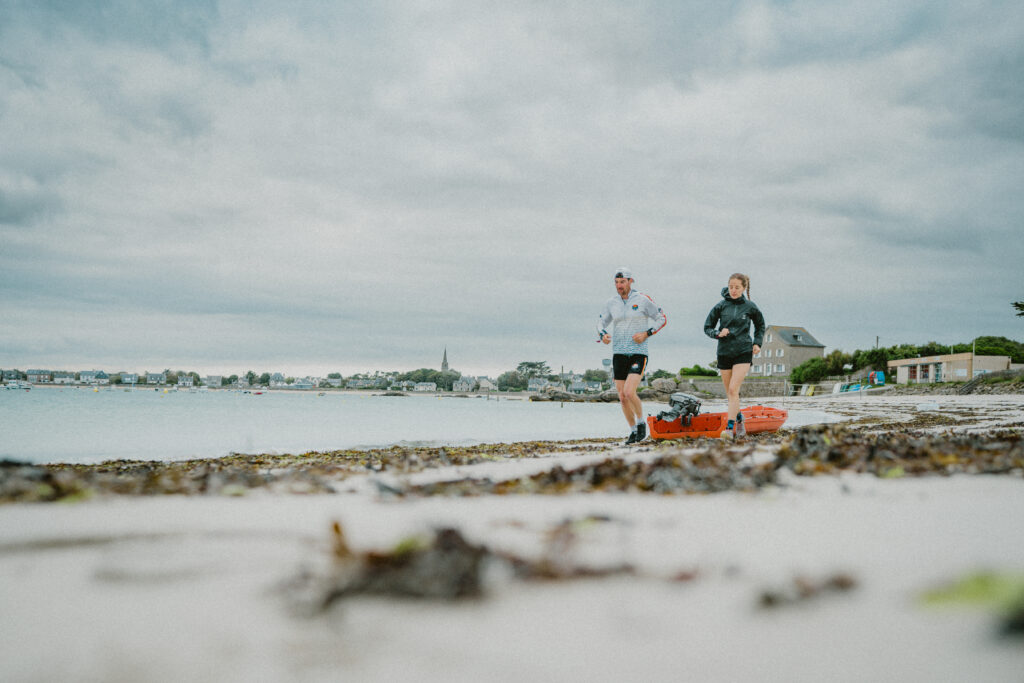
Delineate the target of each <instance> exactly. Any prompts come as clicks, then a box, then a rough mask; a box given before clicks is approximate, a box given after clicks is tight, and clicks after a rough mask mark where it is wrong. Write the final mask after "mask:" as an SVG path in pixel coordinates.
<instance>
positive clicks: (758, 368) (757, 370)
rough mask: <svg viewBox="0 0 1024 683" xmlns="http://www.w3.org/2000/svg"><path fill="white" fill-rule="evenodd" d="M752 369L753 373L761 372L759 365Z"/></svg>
mask: <svg viewBox="0 0 1024 683" xmlns="http://www.w3.org/2000/svg"><path fill="white" fill-rule="evenodd" d="M753 369H754V372H761V366H760V365H755V366H754V368H753Z"/></svg>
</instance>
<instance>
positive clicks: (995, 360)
mask: <svg viewBox="0 0 1024 683" xmlns="http://www.w3.org/2000/svg"><path fill="white" fill-rule="evenodd" d="M886 365H887V366H888V370H889V372H888V373H886V374H887V375H889V376H890V377H893V376H894V377H895V379H896V383H897V384H932V383H935V382H966V381H969V380H971V379H973V378H975V377H977V376H978V375H984V374H986V373H989V372H999V371H1000V370H1009V369H1010V357H1009V356H975V355H974V354H973V353H971V352H970V351H967V352H965V353H947V354H944V355H940V356H925V357H919V358H903V359H900V360H891V361H889V362H888V363H887V364H886Z"/></svg>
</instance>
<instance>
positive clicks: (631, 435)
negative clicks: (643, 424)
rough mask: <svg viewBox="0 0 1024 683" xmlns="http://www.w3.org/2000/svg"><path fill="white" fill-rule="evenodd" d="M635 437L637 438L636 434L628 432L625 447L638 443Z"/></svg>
mask: <svg viewBox="0 0 1024 683" xmlns="http://www.w3.org/2000/svg"><path fill="white" fill-rule="evenodd" d="M636 436H637V434H636V432H630V433H629V438H628V439H626V445H627V446H629V445H630V444H634V443H636V442H637V441H638V439H637V438H636Z"/></svg>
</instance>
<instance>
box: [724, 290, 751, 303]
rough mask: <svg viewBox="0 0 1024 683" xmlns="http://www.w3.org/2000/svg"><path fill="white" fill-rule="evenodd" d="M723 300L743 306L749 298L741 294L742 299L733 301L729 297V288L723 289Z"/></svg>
mask: <svg viewBox="0 0 1024 683" xmlns="http://www.w3.org/2000/svg"><path fill="white" fill-rule="evenodd" d="M722 298H723V299H725V300H726V301H728V302H729V303H731V304H742V303H743V302H744V301H746V300H747V297H746V296H744V295H742V294H740V298H739V299H733V298H732V297H731V296H729V288H728V287H722Z"/></svg>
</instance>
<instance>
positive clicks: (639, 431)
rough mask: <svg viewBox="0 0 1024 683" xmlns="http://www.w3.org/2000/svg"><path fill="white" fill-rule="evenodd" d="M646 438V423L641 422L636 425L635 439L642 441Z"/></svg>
mask: <svg viewBox="0 0 1024 683" xmlns="http://www.w3.org/2000/svg"><path fill="white" fill-rule="evenodd" d="M646 438H647V425H646V424H644V423H643V422H641V423H640V424H638V425H637V426H636V440H637V442H640V441H643V440H644V439H646Z"/></svg>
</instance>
